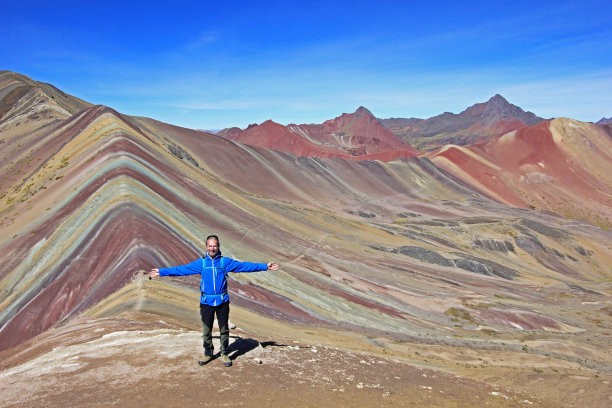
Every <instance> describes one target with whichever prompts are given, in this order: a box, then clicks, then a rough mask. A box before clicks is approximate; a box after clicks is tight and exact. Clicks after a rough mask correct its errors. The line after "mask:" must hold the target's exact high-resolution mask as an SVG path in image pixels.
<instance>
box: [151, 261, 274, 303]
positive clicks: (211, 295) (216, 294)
mask: <svg viewBox="0 0 612 408" xmlns="http://www.w3.org/2000/svg"><path fill="white" fill-rule="evenodd" d="M266 270H268V264H265V263H254V262H240V261H236V260H234V259H232V258H228V257H226V256H222V255H221V251H219V253H218V254H217V256H215V259H212V258H211V257H210V256H209V255H208V254H206V256H205V257H204V258H199V259H196V260H195V261H193V262H191V263H188V264H187V265H181V266H173V267H172V268H161V269H160V270H159V276H185V275H194V274H196V273H199V274H200V275H201V276H202V281H201V282H200V294H201V295H200V303H202V304H204V305H210V306H218V305H220V304H222V303H225V302H229V295H228V294H227V273H228V272H257V271H266Z"/></svg>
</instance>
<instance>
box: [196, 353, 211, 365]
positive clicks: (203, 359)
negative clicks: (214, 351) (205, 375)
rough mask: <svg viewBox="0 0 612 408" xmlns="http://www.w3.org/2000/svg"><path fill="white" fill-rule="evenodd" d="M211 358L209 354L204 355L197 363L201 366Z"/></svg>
mask: <svg viewBox="0 0 612 408" xmlns="http://www.w3.org/2000/svg"><path fill="white" fill-rule="evenodd" d="M212 359H213V356H212V355H210V356H207V355H204V357H203V358H202V359H201V360H200V361H198V365H201V366H203V365H205V364H208V363H210V361H211V360H212Z"/></svg>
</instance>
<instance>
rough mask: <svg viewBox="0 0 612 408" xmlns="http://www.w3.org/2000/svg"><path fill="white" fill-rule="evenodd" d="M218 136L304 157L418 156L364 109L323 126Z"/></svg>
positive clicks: (267, 126) (265, 126)
mask: <svg viewBox="0 0 612 408" xmlns="http://www.w3.org/2000/svg"><path fill="white" fill-rule="evenodd" d="M218 134H219V135H221V136H225V137H227V138H228V139H231V140H234V141H237V142H240V143H244V144H247V145H250V146H259V147H267V148H269V149H273V150H278V151H282V152H287V153H292V154H294V155H296V156H304V157H321V158H324V157H327V158H330V157H338V158H344V159H353V160H383V161H389V160H392V159H395V158H398V157H413V156H415V155H416V154H417V151H416V150H415V149H414V148H413V147H412V146H410V145H409V144H408V143H406V142H404V141H402V140H401V139H400V138H398V137H397V136H395V135H394V134H393V132H391V131H389V130H387V129H385V128H384V127H383V126H382V125H381V123H380V121H379V120H378V119H377V118H376V117H374V115H372V113H371V112H370V111H369V110H367V109H366V108H364V107H359V108H358V109H357V110H356V111H355V113H351V114H347V113H345V114H343V115H341V116H339V117H337V118H335V119H331V120H328V121H326V122H324V123H323V124H304V125H294V124H290V125H288V126H283V125H281V124H278V123H275V122H273V121H271V120H268V121H266V122H264V123H262V124H260V125H256V124H255V125H251V126H249V127H247V128H246V129H245V130H240V129H237V128H230V129H224V130H223V131H221V132H219V133H218Z"/></svg>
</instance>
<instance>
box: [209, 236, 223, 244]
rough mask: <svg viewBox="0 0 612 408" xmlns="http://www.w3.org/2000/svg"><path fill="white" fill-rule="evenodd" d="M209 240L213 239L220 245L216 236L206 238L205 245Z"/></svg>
mask: <svg viewBox="0 0 612 408" xmlns="http://www.w3.org/2000/svg"><path fill="white" fill-rule="evenodd" d="M209 239H214V240H215V241H217V245H221V242H219V237H218V236H216V235H214V234H213V235H209V236H207V237H206V243H208V240H209Z"/></svg>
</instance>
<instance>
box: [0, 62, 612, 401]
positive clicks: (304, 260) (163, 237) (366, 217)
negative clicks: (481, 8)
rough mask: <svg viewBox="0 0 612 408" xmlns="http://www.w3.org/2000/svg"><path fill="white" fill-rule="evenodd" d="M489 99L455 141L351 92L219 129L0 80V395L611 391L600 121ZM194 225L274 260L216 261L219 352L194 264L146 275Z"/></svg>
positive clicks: (518, 395)
mask: <svg viewBox="0 0 612 408" xmlns="http://www.w3.org/2000/svg"><path fill="white" fill-rule="evenodd" d="M499 98H501V97H500V96H496V97H494V98H492V99H491V100H490V101H489V102H487V103H486V104H477V105H474V107H471V108H468V109H467V110H466V112H463V113H461V114H459V115H455V116H453V115H445V116H444V118H445V119H444V120H445V122H444V127H443V129H444V132H445V134H447V135H450V134H451V133H452V134H453V135H458V134H462V135H463V134H464V133H465V132H467V131H468V130H469V129H470V128H471V129H472V130H474V132H473V134H472V135H473V136H474V137H473V139H470V138H467V139H466V138H463V136H461V140H463V142H462V143H457V141H458V140H459V139H453V140H452V141H453V142H454V143H455V144H444V145H440V143H441V142H442V141H445V140H446V139H445V136H444V135H443V134H442V133H436V134H432V135H429V134H428V135H427V140H426V139H423V137H425V136H423V135H424V133H423V132H425V131H427V132H429V131H433V130H432V129H435V126H433V125H431V126H432V127H423V126H425V124H422V123H421V125H419V126H421V128H419V129H421V130H420V132H421V133H418V132H417V131H416V130H415V132H416V133H413V134H412V135H413V137H414V138H413V139H412V141H411V139H410V137H409V136H406V134H402V133H401V132H403V131H405V130H406V129H404V130H401V129H400V130H401V131H398V130H397V129H396V133H393V129H392V128H391V126H390V125H389V123H387V127H385V126H383V124H384V121H379V120H378V119H376V118H375V117H374V116H373V115H371V113H370V112H369V111H367V109H365V108H359V109H358V110H357V112H355V113H354V114H344V115H342V116H339V117H338V118H335V119H330V121H328V122H325V123H323V124H321V125H289V126H287V127H284V126H282V125H277V124H274V123H273V122H271V121H270V122H266V123H263V124H261V125H255V126H253V127H251V128H250V129H245V130H240V129H233V130H232V129H227V130H225V131H224V132H222V134H221V135H215V134H211V133H207V132H202V131H197V130H191V129H185V128H180V127H176V126H172V125H169V124H165V123H162V122H159V121H157V120H154V119H150V118H142V117H133V116H126V115H123V114H121V113H119V112H117V111H115V110H114V109H112V107H106V106H101V105H93V104H91V103H89V102H85V101H82V100H80V99H78V98H76V97H73V96H71V95H67V94H65V93H64V92H62V91H61V90H59V89H57V88H55V87H53V86H52V85H49V84H43V83H40V82H36V81H35V80H33V79H30V78H28V77H26V76H23V75H20V74H16V73H12V72H8V71H2V72H0V159H1V160H0V259H1V260H2V262H1V263H0V403H1V404H0V405H2V406H3V407H4V406H6V407H29V406H39V405H45V406H79V407H81V406H83V407H93V406H203V405H205V404H208V403H211V402H214V403H215V404H217V405H221V406H247V407H256V406H257V407H258V406H295V407H311V406H321V405H324V406H327V405H331V404H335V405H339V406H358V407H365V406H372V407H374V406H376V407H378V406H397V407H405V406H415V407H420V406H435V407H472V406H492V407H495V406H500V407H528V406H536V407H584V406H589V407H607V406H609V405H610V404H611V403H612V392H611V391H610V390H611V389H612V388H611V387H610V381H611V380H612V359H611V358H610V355H611V354H612V353H610V351H611V349H612V347H611V346H612V342H611V340H610V338H611V337H610V335H611V329H612V327H611V321H612V319H611V317H612V304H611V301H612V297H611V295H612V232H610V227H611V226H612V223H611V220H610V217H611V216H612V205H611V200H612V176H611V175H612V125H609V124H605V123H602V124H593V123H585V122H579V121H576V120H573V119H570V118H556V119H550V120H543V119H541V118H538V117H536V116H535V115H534V114H530V113H529V112H527V113H526V112H523V111H522V110H520V111H519V110H517V109H518V108H517V107H513V106H510V105H508V104H507V101H505V100H503V101H502V100H500V99H499ZM502 99H503V98H502ZM512 115H514V116H512ZM455 120H457V121H458V122H453V121H455ZM499 120H501V121H502V124H501V125H499V126H498V125H496V123H499ZM407 121H408V120H407ZM478 121H480V122H478ZM529 121H534V123H527V122H529ZM400 122H401V123H405V121H404V122H402V121H400ZM519 122H520V123H519ZM406 123H407V122H406ZM419 123H420V122H419ZM430 123H434V124H435V123H439V118H438V119H436V120H435V121H430ZM453 123H455V125H454V126H455V127H454V128H453ZM476 123H480V124H481V125H478V126H476ZM466 124H469V126H468V127H465V125H466ZM402 126H403V125H402ZM411 126H412V125H411ZM415 126H416V125H415ZM427 126H429V125H427ZM436 126H437V125H436ZM503 126H510V127H509V128H503ZM502 128H503V130H502V131H499V129H502ZM398 129H399V128H398ZM415 129H416V128H415ZM440 129H442V127H441V128H440ZM449 129H455V130H454V133H453V132H451V131H450V130H449ZM495 129H497V130H495ZM413 130H414V129H413ZM417 130H418V129H417ZM497 131H499V133H496V132H497ZM253 137H254V138H255V139H252V138H253ZM292 140H293V141H294V142H295V143H292V142H291V141H292ZM449 140H450V139H449ZM259 142H260V143H259ZM288 142H289V143H288ZM258 143H259V144H258ZM294 147H295V148H298V149H302V150H300V151H294V150H291V148H294ZM417 148H420V149H422V150H420V151H419V150H417ZM211 233H215V234H218V235H219V236H220V237H221V247H222V251H223V253H224V255H227V256H230V257H233V258H235V259H239V260H248V261H253V262H267V261H275V262H278V263H279V264H280V265H281V269H280V270H279V271H266V272H258V273H252V274H246V273H242V274H231V275H230V281H229V290H230V298H231V310H232V311H231V314H230V320H231V321H232V322H233V324H234V325H235V328H233V330H232V336H233V337H232V345H231V348H232V355H231V356H232V359H233V361H234V365H233V366H232V367H229V368H226V367H224V366H223V365H222V364H221V362H220V360H219V359H216V360H214V361H212V362H210V363H209V364H208V365H206V366H199V365H198V364H197V361H198V358H199V357H200V356H201V353H202V347H201V338H200V332H199V331H200V321H199V313H198V307H197V305H198V295H199V293H198V283H199V281H198V277H197V276H195V277H194V276H192V277H188V278H156V279H153V280H149V279H146V275H145V274H146V272H147V271H149V270H150V269H151V268H154V267H166V266H173V265H178V264H184V263H187V262H190V261H192V260H194V259H196V258H197V257H199V256H201V255H202V253H203V248H204V239H205V237H206V236H207V235H208V234H211ZM216 341H218V339H216Z"/></svg>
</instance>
